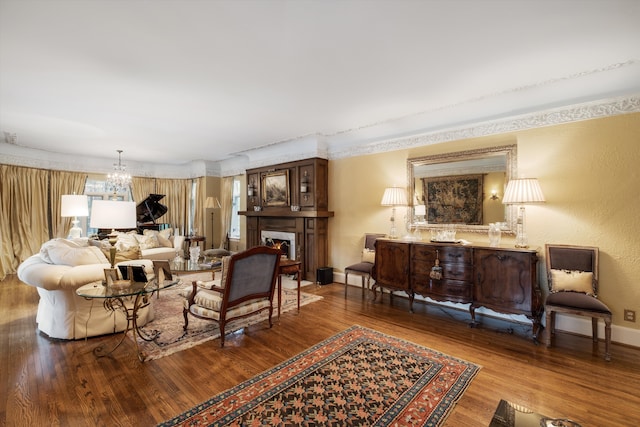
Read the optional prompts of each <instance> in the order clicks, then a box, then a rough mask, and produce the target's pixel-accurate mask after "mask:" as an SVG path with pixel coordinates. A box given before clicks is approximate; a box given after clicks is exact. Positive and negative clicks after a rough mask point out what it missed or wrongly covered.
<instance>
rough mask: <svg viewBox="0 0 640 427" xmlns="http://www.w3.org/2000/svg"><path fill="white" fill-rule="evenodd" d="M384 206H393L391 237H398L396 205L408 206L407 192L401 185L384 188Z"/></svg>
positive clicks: (382, 201) (381, 202) (382, 202)
mask: <svg viewBox="0 0 640 427" xmlns="http://www.w3.org/2000/svg"><path fill="white" fill-rule="evenodd" d="M380 204H381V205H382V206H391V218H390V219H389V220H390V221H391V229H390V230H389V238H390V239H397V238H398V233H397V229H396V206H407V192H406V191H405V190H404V189H403V188H400V187H388V188H386V189H385V190H384V194H383V195H382V200H381V201H380Z"/></svg>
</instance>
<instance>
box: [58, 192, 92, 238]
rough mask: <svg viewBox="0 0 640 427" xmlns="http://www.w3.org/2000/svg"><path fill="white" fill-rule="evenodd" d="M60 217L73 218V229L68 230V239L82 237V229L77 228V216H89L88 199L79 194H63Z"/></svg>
mask: <svg viewBox="0 0 640 427" xmlns="http://www.w3.org/2000/svg"><path fill="white" fill-rule="evenodd" d="M60 216H61V217H63V218H64V217H71V216H72V217H73V221H72V222H71V223H72V224H73V227H71V230H69V237H68V238H69V239H77V238H78V237H81V236H82V228H80V227H78V222H79V221H78V217H79V216H89V199H88V197H87V196H85V195H81V194H65V195H63V196H62V202H61V203H60Z"/></svg>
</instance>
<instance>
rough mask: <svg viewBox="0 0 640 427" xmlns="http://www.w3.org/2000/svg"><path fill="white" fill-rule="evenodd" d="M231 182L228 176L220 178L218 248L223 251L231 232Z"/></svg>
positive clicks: (231, 179) (232, 178)
mask: <svg viewBox="0 0 640 427" xmlns="http://www.w3.org/2000/svg"><path fill="white" fill-rule="evenodd" d="M233 180H234V177H232V176H228V177H225V178H222V185H221V187H222V188H221V189H220V204H221V205H222V207H221V209H220V216H221V217H222V234H221V235H220V248H221V249H225V247H224V246H225V243H226V242H227V237H228V236H229V231H231V214H232V212H233V206H232V200H233Z"/></svg>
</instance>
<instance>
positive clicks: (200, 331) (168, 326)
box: [127, 277, 322, 361]
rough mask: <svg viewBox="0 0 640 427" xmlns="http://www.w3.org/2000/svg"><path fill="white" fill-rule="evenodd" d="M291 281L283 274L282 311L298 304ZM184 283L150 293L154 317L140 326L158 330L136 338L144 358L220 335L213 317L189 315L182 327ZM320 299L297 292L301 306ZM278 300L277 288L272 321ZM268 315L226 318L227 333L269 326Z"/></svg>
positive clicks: (197, 343) (190, 345)
mask: <svg viewBox="0 0 640 427" xmlns="http://www.w3.org/2000/svg"><path fill="white" fill-rule="evenodd" d="M288 282H291V283H288ZM293 282H294V281H293V280H288V279H287V278H285V277H283V279H282V310H281V313H286V312H288V311H291V310H296V309H297V307H298V300H297V291H296V290H295V289H290V287H291V286H292V284H293ZM185 286H187V285H178V286H175V287H173V288H169V289H165V290H162V291H160V296H159V298H158V299H156V295H155V294H154V295H153V296H152V297H151V298H153V307H154V311H155V318H154V319H153V321H151V322H149V323H147V324H146V325H144V326H142V327H141V328H140V329H141V330H142V332H143V333H146V335H154V334H155V333H158V336H157V337H156V338H155V339H154V340H153V341H144V340H142V339H141V338H138V346H139V348H140V351H141V352H142V353H143V354H144V355H145V360H147V361H148V360H154V359H159V358H161V357H165V356H168V355H170V354H173V353H176V352H178V351H182V350H186V349H188V348H191V347H195V346H197V345H200V344H203V343H205V342H208V341H211V340H214V339H216V338H219V337H220V328H219V326H218V322H216V321H213V320H203V319H198V318H196V317H194V316H189V326H188V328H187V330H186V331H185V330H184V329H183V327H184V316H183V314H182V304H183V300H184V298H183V297H182V296H180V292H181V291H182V289H183V288H184V287H185ZM303 289H304V288H303ZM321 299H322V297H321V296H318V295H313V294H309V293H306V292H300V307H302V306H303V305H307V304H310V303H312V302H315V301H319V300H321ZM277 300H278V297H277V290H276V296H274V309H273V316H272V319H273V321H274V322H276V321H277V318H278V314H277V313H278V308H277V307H278V301H277ZM267 319H268V314H267V313H266V312H262V313H258V314H257V315H255V316H251V317H247V318H245V319H239V320H237V321H232V322H229V323H228V324H227V326H226V328H225V329H226V332H227V335H228V334H230V333H232V332H234V331H238V330H240V329H242V328H245V327H247V326H251V325H255V324H257V323H260V322H265V325H266V326H265V327H268V322H267ZM131 336H132V334H128V335H127V337H128V338H131Z"/></svg>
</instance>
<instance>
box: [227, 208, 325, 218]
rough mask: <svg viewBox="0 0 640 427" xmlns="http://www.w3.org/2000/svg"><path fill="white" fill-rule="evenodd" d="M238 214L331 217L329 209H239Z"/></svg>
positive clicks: (280, 216) (281, 216)
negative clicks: (295, 210)
mask: <svg viewBox="0 0 640 427" xmlns="http://www.w3.org/2000/svg"><path fill="white" fill-rule="evenodd" d="M238 214H239V215H244V216H255V217H278V218H283V217H284V218H331V217H332V216H333V212H331V211H297V212H294V211H291V210H265V211H240V212H238Z"/></svg>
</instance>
